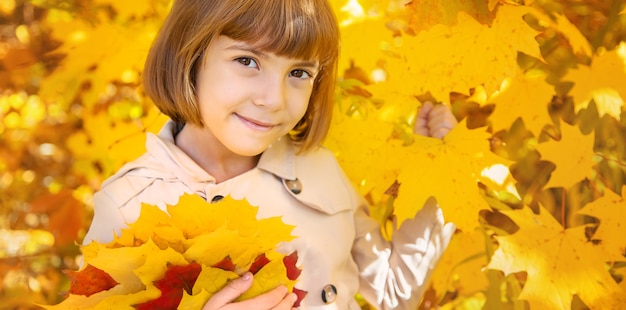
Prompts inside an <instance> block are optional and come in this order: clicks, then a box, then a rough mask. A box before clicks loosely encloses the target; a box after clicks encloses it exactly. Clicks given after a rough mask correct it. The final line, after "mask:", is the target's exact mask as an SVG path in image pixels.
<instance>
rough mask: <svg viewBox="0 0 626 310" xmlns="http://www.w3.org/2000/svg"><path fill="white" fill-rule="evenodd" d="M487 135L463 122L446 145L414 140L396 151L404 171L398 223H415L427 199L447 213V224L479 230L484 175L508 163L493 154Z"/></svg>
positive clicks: (446, 139)
mask: <svg viewBox="0 0 626 310" xmlns="http://www.w3.org/2000/svg"><path fill="white" fill-rule="evenodd" d="M489 138H490V136H489V134H488V133H487V132H486V131H485V130H484V129H475V130H469V129H467V126H466V124H465V121H462V122H461V123H459V125H457V126H456V127H454V128H453V129H452V131H450V133H449V134H448V135H447V136H445V137H444V138H443V139H436V138H430V137H422V136H417V135H416V136H415V143H413V144H412V145H411V146H408V147H398V149H397V152H398V158H401V162H402V167H401V168H400V169H401V170H400V174H399V176H398V182H399V183H400V192H399V195H398V199H397V200H396V203H395V211H394V213H395V214H396V216H397V218H398V221H399V222H400V223H401V222H402V221H404V220H405V219H409V218H412V217H413V216H414V215H415V213H416V212H417V211H418V210H419V209H420V208H421V207H422V205H423V204H424V202H426V199H427V198H428V197H429V196H434V197H435V198H436V199H437V201H438V203H439V205H440V206H441V208H442V209H443V213H444V217H445V219H446V221H451V222H454V223H455V224H456V225H457V227H458V228H459V229H461V230H463V231H473V230H474V228H476V227H477V226H478V212H479V211H480V210H481V209H485V208H486V207H487V205H486V203H485V201H484V200H483V198H482V197H481V195H480V193H479V191H478V185H477V183H478V181H479V180H481V179H483V176H482V175H481V172H482V171H483V170H484V169H485V168H487V167H490V166H492V165H495V164H503V165H506V166H507V167H508V165H509V163H508V161H506V160H504V159H503V158H500V157H498V156H496V155H495V154H494V153H492V152H491V150H490V144H489Z"/></svg>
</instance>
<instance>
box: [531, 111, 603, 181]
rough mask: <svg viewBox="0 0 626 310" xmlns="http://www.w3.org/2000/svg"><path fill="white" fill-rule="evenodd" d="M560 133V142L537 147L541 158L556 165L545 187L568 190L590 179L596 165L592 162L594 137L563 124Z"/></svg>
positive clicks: (552, 141)
mask: <svg viewBox="0 0 626 310" xmlns="http://www.w3.org/2000/svg"><path fill="white" fill-rule="evenodd" d="M560 133H561V134H560V140H558V141H555V140H550V141H547V142H543V143H540V144H538V145H537V151H539V153H541V158H542V159H544V160H548V161H551V162H553V163H554V164H555V165H556V169H555V170H554V171H553V172H552V174H551V175H550V180H549V181H548V184H546V187H558V186H561V187H564V188H569V187H570V186H572V185H574V184H575V183H576V182H580V181H582V180H584V179H586V178H591V176H592V174H593V167H594V165H595V164H596V163H595V162H594V161H593V157H594V154H595V153H594V150H593V145H594V135H592V134H588V135H583V134H582V133H581V132H580V130H579V129H578V126H572V125H569V124H567V123H564V122H562V123H561V125H560Z"/></svg>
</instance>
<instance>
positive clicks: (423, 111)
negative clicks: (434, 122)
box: [417, 101, 434, 119]
mask: <svg viewBox="0 0 626 310" xmlns="http://www.w3.org/2000/svg"><path fill="white" fill-rule="evenodd" d="M433 107H434V105H433V103H432V102H430V101H426V102H424V104H422V106H421V107H420V108H419V110H418V111H417V118H423V119H428V114H430V111H431V110H432V109H433Z"/></svg>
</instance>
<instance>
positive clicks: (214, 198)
mask: <svg viewBox="0 0 626 310" xmlns="http://www.w3.org/2000/svg"><path fill="white" fill-rule="evenodd" d="M222 199H224V196H222V195H215V196H213V199H211V203H216V202H219V201H220V200H222Z"/></svg>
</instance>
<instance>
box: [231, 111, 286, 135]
mask: <svg viewBox="0 0 626 310" xmlns="http://www.w3.org/2000/svg"><path fill="white" fill-rule="evenodd" d="M235 116H236V117H237V118H238V119H239V120H240V121H241V122H242V123H243V124H244V125H246V126H248V127H249V128H252V129H254V130H259V131H268V130H270V129H272V128H274V127H275V126H276V125H274V124H271V123H266V122H262V121H259V120H255V119H252V118H248V117H245V116H241V115H239V114H237V113H235Z"/></svg>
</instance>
